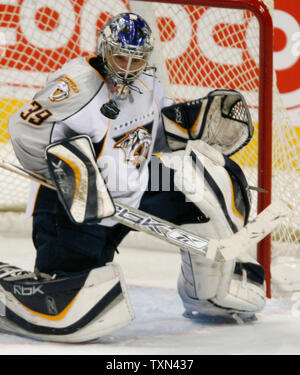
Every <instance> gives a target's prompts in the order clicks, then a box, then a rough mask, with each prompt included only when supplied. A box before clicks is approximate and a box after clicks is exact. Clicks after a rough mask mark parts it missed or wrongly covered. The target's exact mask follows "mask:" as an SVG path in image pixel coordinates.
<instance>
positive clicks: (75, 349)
mask: <svg viewBox="0 0 300 375" xmlns="http://www.w3.org/2000/svg"><path fill="white" fill-rule="evenodd" d="M132 235H133V236H134V235H135V234H132ZM130 243H132V242H130ZM125 245H126V243H125V244H124V245H123V246H121V247H120V254H119V255H116V257H115V261H116V262H118V263H119V264H120V265H121V266H122V268H123V272H124V274H125V278H126V280H127V284H128V287H129V295H130V297H131V301H132V304H133V308H134V311H135V315H136V319H135V320H134V321H133V322H132V323H131V324H130V325H129V326H128V327H126V328H124V329H122V330H120V331H118V332H115V333H114V334H111V335H109V336H106V337H103V338H102V339H100V340H99V341H97V342H95V343H91V344H83V345H69V344H56V343H47V342H38V341H35V340H31V339H25V338H21V337H17V336H14V335H9V334H3V333H0V355H4V354H13V355H16V354H31V355H42V354H47V355H51V354H58V355H64V354H74V355H75V354H84V355H92V354H98V355H104V354H106V355H124V354H138V355H139V354H147V355H168V354H169V355H180V354H182V355H189V354H190V355H202V354H248V355H249V354H260V355H263V354H300V310H298V307H299V305H300V303H299V301H300V298H299V296H298V295H297V294H296V297H297V296H298V299H297V298H296V299H295V300H294V299H292V298H290V299H285V300H278V299H271V300H268V302H267V306H266V308H265V309H264V310H263V311H262V312H261V313H259V314H257V320H256V321H254V322H250V323H246V324H244V325H238V324H236V323H234V322H233V321H232V320H229V319H224V318H211V317H204V316H202V317H199V318H198V319H196V320H190V319H187V318H184V317H183V316H182V313H183V307H182V304H181V301H180V299H179V297H178V295H177V293H176V280H177V275H178V270H179V267H180V259H179V258H180V257H179V254H178V253H176V252H172V251H166V250H164V251H160V250H159V247H160V246H158V243H157V242H155V241H154V242H152V239H151V238H150V239H148V243H147V245H148V246H147V247H148V249H147V247H146V246H143V248H144V249H143V250H142V249H134V248H132V247H131V248H128V247H125ZM143 245H145V244H143ZM126 246H128V244H127V245H126ZM153 247H154V248H155V249H156V250H149V248H153ZM0 248H1V261H4V262H8V263H10V264H13V265H17V266H20V267H23V268H24V269H28V270H31V269H32V267H33V262H34V257H35V251H34V249H33V246H32V243H31V239H30V238H29V237H28V236H26V237H17V238H16V237H15V235H14V234H10V235H9V236H7V235H6V236H0ZM294 297H295V295H294Z"/></svg>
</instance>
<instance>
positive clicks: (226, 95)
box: [162, 90, 253, 156]
mask: <svg viewBox="0 0 300 375" xmlns="http://www.w3.org/2000/svg"><path fill="white" fill-rule="evenodd" d="M162 118H163V124H164V129H165V133H166V138H167V142H168V145H169V147H170V149H171V150H172V151H176V150H182V149H185V146H186V143H187V142H188V140H195V139H201V140H203V141H204V142H206V143H207V144H209V145H211V146H213V147H214V148H216V149H217V150H219V151H221V152H222V153H223V154H224V155H227V156H230V155H233V154H234V153H236V152H237V151H238V150H240V149H241V148H242V147H244V146H245V145H246V144H248V143H249V141H250V140H251V138H252V136H253V125H252V120H251V115H250V112H249V110H248V106H247V103H246V101H245V99H244V98H243V96H242V95H241V94H240V93H239V92H237V91H234V90H215V91H212V92H210V93H209V94H208V95H207V96H206V97H204V98H202V99H198V100H193V101H189V102H186V103H178V104H175V105H172V106H169V107H165V108H163V109H162Z"/></svg>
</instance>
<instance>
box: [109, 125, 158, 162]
mask: <svg viewBox="0 0 300 375" xmlns="http://www.w3.org/2000/svg"><path fill="white" fill-rule="evenodd" d="M151 143H152V136H151V134H150V133H148V131H147V130H146V129H145V128H143V127H138V128H136V129H135V130H133V131H131V132H130V133H128V134H126V135H125V136H124V137H123V138H121V139H120V140H118V141H117V142H116V143H115V145H114V148H120V149H122V150H123V151H124V153H125V162H126V163H132V164H135V165H136V167H137V168H139V167H140V166H141V164H142V163H143V162H144V161H145V160H146V159H147V157H148V155H149V150H150V147H151Z"/></svg>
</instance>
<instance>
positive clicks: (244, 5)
mask: <svg viewBox="0 0 300 375" xmlns="http://www.w3.org/2000/svg"><path fill="white" fill-rule="evenodd" d="M137 1H144V2H152V3H153V1H152V0H137ZM155 2H156V3H169V4H179V5H186V6H188V5H190V6H201V7H216V8H225V9H240V10H249V11H250V12H252V13H253V14H254V15H255V17H256V18H257V20H258V22H259V26H260V33H259V110H258V122H259V140H258V179H257V182H258V186H259V187H261V188H263V189H265V190H267V191H268V193H267V194H259V195H258V198H257V212H258V213H259V212H261V211H262V210H263V209H264V208H266V207H267V206H268V205H269V204H270V203H271V196H272V114H273V99H272V98H273V22H272V17H271V15H270V10H269V9H268V7H267V6H266V5H265V3H264V2H262V1H260V0H247V1H241V0H163V1H161V0H156V1H155ZM232 88H234V87H232ZM257 260H258V262H259V263H261V264H262V265H263V266H264V268H265V270H266V280H267V290H268V292H267V294H268V296H269V297H270V296H271V292H270V279H271V274H270V265H271V237H270V236H268V237H266V238H265V239H264V240H263V241H261V242H260V243H259V245H258V252H257Z"/></svg>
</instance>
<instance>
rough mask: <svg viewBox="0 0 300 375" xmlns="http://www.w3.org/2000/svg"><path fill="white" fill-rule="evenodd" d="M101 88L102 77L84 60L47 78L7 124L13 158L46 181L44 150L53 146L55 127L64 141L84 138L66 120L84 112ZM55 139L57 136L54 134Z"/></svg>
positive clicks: (65, 67)
mask: <svg viewBox="0 0 300 375" xmlns="http://www.w3.org/2000/svg"><path fill="white" fill-rule="evenodd" d="M103 85H104V80H103V77H102V76H101V75H100V74H98V72H97V71H96V70H95V69H93V68H92V67H91V65H89V63H88V61H87V59H86V58H82V57H80V58H77V59H74V60H71V61H70V62H69V63H67V64H65V65H64V66H63V67H62V68H61V69H59V70H58V71H57V72H55V73H53V74H52V75H50V76H49V78H48V80H47V83H46V86H45V88H43V89H42V90H40V91H39V92H38V93H37V94H36V95H35V96H34V98H33V99H32V101H30V102H28V103H26V104H25V105H24V106H23V107H22V108H20V109H19V111H18V112H16V113H15V114H14V115H13V116H12V117H11V118H10V120H9V124H8V130H9V134H10V139H11V143H12V145H13V148H14V151H15V154H16V156H17V158H18V160H19V161H20V163H21V164H22V165H23V167H24V168H27V169H30V170H32V171H34V172H36V173H39V174H41V175H43V176H45V177H49V172H48V168H47V164H46V162H45V157H44V153H45V148H46V147H47V146H48V145H49V144H50V143H52V142H53V134H54V129H55V128H56V129H59V128H58V127H57V126H56V125H57V124H63V125H62V126H61V129H60V130H59V132H60V133H61V136H62V135H63V136H64V137H67V136H72V135H75V134H86V135H90V134H89V133H88V131H89V128H88V127H86V126H84V125H85V123H86V122H83V123H82V124H81V126H82V132H79V131H78V130H79V128H78V127H76V126H74V128H72V124H71V123H70V121H69V122H68V119H70V118H72V116H74V114H76V113H78V112H80V111H81V110H82V109H84V108H85V107H86V105H87V103H90V102H91V101H92V99H93V98H94V97H95V96H96V94H97V93H98V92H99V90H101V88H102V87H103ZM56 136H58V135H57V134H56Z"/></svg>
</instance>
